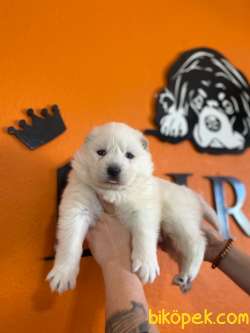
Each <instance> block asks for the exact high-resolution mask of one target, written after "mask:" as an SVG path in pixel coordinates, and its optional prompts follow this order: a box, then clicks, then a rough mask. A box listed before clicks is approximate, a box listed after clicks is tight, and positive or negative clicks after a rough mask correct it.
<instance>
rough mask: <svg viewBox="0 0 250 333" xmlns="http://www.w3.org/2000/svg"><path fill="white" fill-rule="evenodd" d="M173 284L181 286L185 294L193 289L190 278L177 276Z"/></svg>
mask: <svg viewBox="0 0 250 333" xmlns="http://www.w3.org/2000/svg"><path fill="white" fill-rule="evenodd" d="M172 283H173V284H175V285H177V286H179V288H180V290H181V291H182V292H183V293H186V292H187V291H189V290H190V289H191V288H192V281H191V278H190V277H189V276H182V275H176V276H175V277H174V278H173V281H172Z"/></svg>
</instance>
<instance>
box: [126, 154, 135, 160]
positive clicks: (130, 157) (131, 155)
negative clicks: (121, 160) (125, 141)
mask: <svg viewBox="0 0 250 333" xmlns="http://www.w3.org/2000/svg"><path fill="white" fill-rule="evenodd" d="M126 157H127V158H128V159H130V160H132V159H133V158H134V157H135V155H133V154H132V153H130V152H127V153H126Z"/></svg>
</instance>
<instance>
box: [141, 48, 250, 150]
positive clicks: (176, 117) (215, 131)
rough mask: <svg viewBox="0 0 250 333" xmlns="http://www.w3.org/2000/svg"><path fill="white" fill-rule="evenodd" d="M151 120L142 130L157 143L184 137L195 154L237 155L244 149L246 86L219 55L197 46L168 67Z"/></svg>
mask: <svg viewBox="0 0 250 333" xmlns="http://www.w3.org/2000/svg"><path fill="white" fill-rule="evenodd" d="M154 122H155V124H156V127H157V129H148V130H145V134H148V135H155V136H157V137H158V138H160V139H161V140H162V141H168V142H171V143H178V142H180V141H182V140H185V139H189V140H191V141H192V142H193V144H194V145H195V147H196V148H197V149H198V150H199V151H201V152H208V153H212V154H223V153H241V152H243V151H244V150H245V148H247V147H248V146H250V87H249V83H248V81H247V79H246V77H245V76H244V75H243V74H242V72H241V71H239V70H238V69H236V68H235V67H234V66H233V65H232V64H231V63H230V62H229V61H228V60H227V59H226V58H225V57H224V56H223V55H222V54H221V53H219V52H217V51H215V50H212V49H208V48H197V49H192V50H188V51H186V52H184V53H182V54H181V55H180V56H179V57H178V59H177V60H176V62H175V63H174V64H173V65H172V66H171V67H170V69H169V71H168V74H167V86H166V87H164V88H163V89H162V90H161V91H160V92H159V93H158V94H157V97H156V103H155V118H154Z"/></svg>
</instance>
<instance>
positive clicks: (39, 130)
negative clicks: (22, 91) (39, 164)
mask: <svg viewBox="0 0 250 333" xmlns="http://www.w3.org/2000/svg"><path fill="white" fill-rule="evenodd" d="M26 114H27V116H28V117H29V118H30V119H31V125H29V124H28V123H27V122H26V121H25V120H24V119H22V120H19V121H18V126H19V127H20V129H19V128H15V127H12V126H11V127H8V129H7V132H8V133H9V134H10V135H14V136H15V137H16V138H17V139H18V140H19V141H21V142H22V143H23V144H24V145H25V146H27V147H28V148H29V149H31V150H33V149H36V148H38V147H40V146H42V145H44V144H46V143H48V142H50V141H51V140H53V139H55V138H56V137H57V136H59V135H60V134H62V133H63V132H64V131H65V130H66V126H65V124H64V121H63V119H62V117H61V114H60V110H59V107H58V106H57V105H52V106H51V112H49V111H48V109H46V108H44V109H42V110H41V112H40V116H39V115H36V114H35V113H34V110H33V109H28V110H26Z"/></svg>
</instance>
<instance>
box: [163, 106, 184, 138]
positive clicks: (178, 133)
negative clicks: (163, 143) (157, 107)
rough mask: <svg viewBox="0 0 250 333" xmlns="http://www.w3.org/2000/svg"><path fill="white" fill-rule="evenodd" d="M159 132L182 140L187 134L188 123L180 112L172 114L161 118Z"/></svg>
mask: <svg viewBox="0 0 250 333" xmlns="http://www.w3.org/2000/svg"><path fill="white" fill-rule="evenodd" d="M160 125H161V126H160V132H161V134H163V135H165V136H170V137H174V138H178V137H179V138H182V137H184V136H185V135H186V134H187V132H188V123H187V120H186V118H185V116H184V115H183V113H182V112H177V111H175V112H172V113H170V114H167V115H166V116H164V117H162V119H161V121H160Z"/></svg>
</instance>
